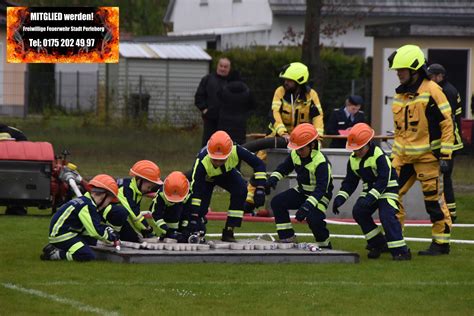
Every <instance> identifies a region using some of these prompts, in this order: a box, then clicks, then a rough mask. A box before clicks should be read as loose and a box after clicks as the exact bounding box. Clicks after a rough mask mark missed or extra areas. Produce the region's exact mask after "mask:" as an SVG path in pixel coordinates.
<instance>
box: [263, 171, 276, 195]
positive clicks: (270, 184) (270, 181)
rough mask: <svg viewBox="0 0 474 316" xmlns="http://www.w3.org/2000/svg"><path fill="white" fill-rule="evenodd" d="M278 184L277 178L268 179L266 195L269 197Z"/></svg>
mask: <svg viewBox="0 0 474 316" xmlns="http://www.w3.org/2000/svg"><path fill="white" fill-rule="evenodd" d="M277 183H278V178H277V177H273V176H272V177H270V178H268V179H267V182H266V183H265V194H266V195H269V194H270V192H271V190H272V189H275V188H276V186H277Z"/></svg>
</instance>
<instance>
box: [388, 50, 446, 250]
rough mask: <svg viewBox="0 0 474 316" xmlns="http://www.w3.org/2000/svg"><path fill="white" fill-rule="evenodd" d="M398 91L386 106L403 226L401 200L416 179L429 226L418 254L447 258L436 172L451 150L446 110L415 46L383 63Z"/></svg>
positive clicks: (443, 98)
mask: <svg viewBox="0 0 474 316" xmlns="http://www.w3.org/2000/svg"><path fill="white" fill-rule="evenodd" d="M388 61H389V66H390V69H393V70H396V71H397V75H398V78H399V80H400V86H399V87H398V88H396V90H395V91H396V94H395V97H394V100H393V104H392V111H393V118H394V123H395V140H394V144H393V149H392V150H393V151H392V157H393V161H392V164H393V167H394V168H395V169H396V170H397V173H398V177H399V185H400V191H399V202H400V212H399V214H398V218H399V220H400V222H401V223H402V225H403V222H404V218H405V209H404V208H403V204H402V201H403V196H404V195H405V194H406V193H407V191H408V190H409V189H410V188H411V186H412V185H413V183H414V182H415V181H416V180H418V181H420V182H421V186H422V190H423V196H424V200H425V207H426V211H427V212H428V214H429V215H430V219H431V222H432V223H433V225H432V243H431V245H430V247H429V248H428V249H427V250H425V251H420V252H419V253H418V254H419V255H440V254H448V253H449V251H450V247H449V240H450V236H451V226H452V222H451V218H450V215H449V211H448V208H447V206H446V203H445V200H444V196H443V189H442V180H441V177H440V170H441V172H445V171H446V170H447V169H448V161H449V160H450V159H451V154H452V151H453V140H454V137H453V121H452V119H451V107H450V105H449V103H448V101H447V99H446V96H445V95H444V94H443V92H442V90H441V88H440V87H439V86H438V85H437V84H436V83H434V82H432V81H430V80H429V79H428V78H427V74H426V65H425V57H424V54H423V52H422V51H421V49H420V48H419V47H418V46H416V45H405V46H402V47H400V48H399V49H398V50H397V51H395V52H394V53H393V54H392V55H391V56H390V57H389V58H388Z"/></svg>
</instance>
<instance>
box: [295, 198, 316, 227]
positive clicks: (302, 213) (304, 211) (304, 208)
mask: <svg viewBox="0 0 474 316" xmlns="http://www.w3.org/2000/svg"><path fill="white" fill-rule="evenodd" d="M312 208H313V205H311V203H309V202H304V203H303V204H302V205H301V206H300V208H299V209H298V210H297V211H296V214H295V219H296V220H297V221H298V222H302V221H304V220H305V219H306V217H308V215H309V212H310V210H311V209H312Z"/></svg>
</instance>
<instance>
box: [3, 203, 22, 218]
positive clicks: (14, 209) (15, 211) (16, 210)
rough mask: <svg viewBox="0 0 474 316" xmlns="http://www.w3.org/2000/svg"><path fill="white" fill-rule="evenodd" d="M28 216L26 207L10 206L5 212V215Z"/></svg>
mask: <svg viewBox="0 0 474 316" xmlns="http://www.w3.org/2000/svg"><path fill="white" fill-rule="evenodd" d="M26 214H27V211H26V207H24V206H20V205H9V206H7V209H6V210H5V215H19V216H24V215H26Z"/></svg>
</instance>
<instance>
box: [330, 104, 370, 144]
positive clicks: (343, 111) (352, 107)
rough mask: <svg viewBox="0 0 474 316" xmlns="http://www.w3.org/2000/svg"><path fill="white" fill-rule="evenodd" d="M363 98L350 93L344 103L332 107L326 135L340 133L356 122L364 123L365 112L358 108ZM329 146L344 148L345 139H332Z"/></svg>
mask: <svg viewBox="0 0 474 316" xmlns="http://www.w3.org/2000/svg"><path fill="white" fill-rule="evenodd" d="M363 105H364V99H363V98H362V97H361V96H359V95H351V96H349V97H348V98H347V99H346V104H345V105H344V106H343V107H341V108H339V109H334V111H333V112H332V114H331V117H330V118H329V122H328V123H327V125H326V126H327V127H326V135H342V134H341V133H340V132H339V131H343V130H344V131H345V130H350V129H351V128H352V126H354V125H356V124H357V123H365V121H366V120H365V114H364V112H363V111H361V110H360V108H361V107H362V106H363ZM330 147H331V148H345V147H346V140H345V139H333V140H332V142H331V145H330Z"/></svg>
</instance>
